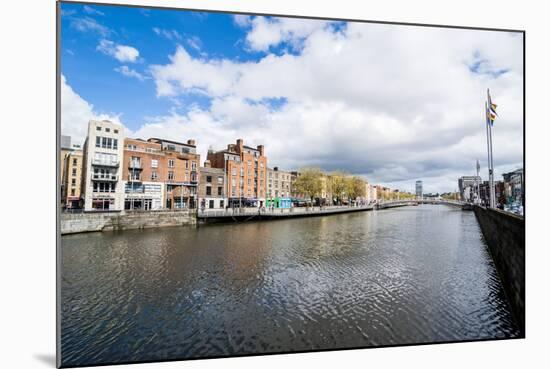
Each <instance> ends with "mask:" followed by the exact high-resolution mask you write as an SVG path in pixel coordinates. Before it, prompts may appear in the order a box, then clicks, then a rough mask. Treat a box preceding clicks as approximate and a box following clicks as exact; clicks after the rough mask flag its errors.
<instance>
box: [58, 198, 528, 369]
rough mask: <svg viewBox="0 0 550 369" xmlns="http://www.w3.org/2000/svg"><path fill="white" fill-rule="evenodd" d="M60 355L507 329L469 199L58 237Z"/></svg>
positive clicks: (301, 346) (170, 353)
mask: <svg viewBox="0 0 550 369" xmlns="http://www.w3.org/2000/svg"><path fill="white" fill-rule="evenodd" d="M61 252H62V254H61V257H62V266H61V275H62V281H61V302H62V309H61V310H62V311H61V345H62V364H63V365H65V366H69V365H87V364H107V363H120V362H132V361H152V360H167V359H185V358H198V357H213V356H228V355H243V354H261V353H274V352H289V351H304V350H319V349H331V348H352V347H372V346H387V345H396V344H398V345H401V344H415V343H427V342H449V341H462V340H482V339H494V338H511V337H517V336H518V335H519V332H518V330H517V327H516V324H515V323H514V320H513V318H512V315H511V313H510V308H509V306H508V303H507V301H506V298H505V296H504V292H503V288H502V285H501V283H500V280H499V277H498V274H497V272H496V270H495V266H494V264H493V262H492V260H491V257H490V254H489V252H488V250H487V247H486V245H485V243H484V240H483V237H482V235H481V232H480V229H479V226H478V224H477V221H476V219H475V216H474V214H473V212H468V211H462V210H459V209H456V208H453V207H450V206H445V205H421V206H414V207H413V206H411V207H403V208H396V209H387V210H380V211H368V212H359V213H349V214H340V215H331V216H323V217H312V218H299V219H285V220H275V221H259V222H249V223H238V224H234V223H233V224H213V225H207V226H201V227H199V228H186V227H175V228H158V229H148V230H132V231H120V232H104V233H88V234H78V235H70V236H63V237H62V239H61Z"/></svg>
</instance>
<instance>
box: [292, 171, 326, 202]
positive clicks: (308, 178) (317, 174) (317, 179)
mask: <svg viewBox="0 0 550 369" xmlns="http://www.w3.org/2000/svg"><path fill="white" fill-rule="evenodd" d="M322 176H323V173H322V172H321V170H320V169H318V168H304V169H301V170H300V176H298V178H296V181H295V182H294V188H295V189H296V192H297V193H301V194H304V195H305V196H307V197H308V198H309V199H310V200H311V201H312V202H313V199H314V198H315V197H316V196H319V195H320V194H321V191H322V190H323V183H322V180H321V177H322Z"/></svg>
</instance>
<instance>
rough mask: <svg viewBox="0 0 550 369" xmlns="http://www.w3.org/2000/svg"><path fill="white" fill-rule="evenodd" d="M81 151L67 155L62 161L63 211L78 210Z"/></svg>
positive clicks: (80, 205)
mask: <svg viewBox="0 0 550 369" xmlns="http://www.w3.org/2000/svg"><path fill="white" fill-rule="evenodd" d="M82 159H83V152H82V150H74V151H71V152H69V153H67V154H66V155H65V157H64V160H63V167H64V169H63V179H62V182H61V201H62V203H63V207H64V208H65V209H80V208H82V205H83V200H82V199H81V185H82V169H83V165H82Z"/></svg>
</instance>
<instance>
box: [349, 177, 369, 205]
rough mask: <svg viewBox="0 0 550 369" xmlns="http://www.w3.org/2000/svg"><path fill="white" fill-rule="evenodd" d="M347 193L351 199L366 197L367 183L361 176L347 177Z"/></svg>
mask: <svg viewBox="0 0 550 369" xmlns="http://www.w3.org/2000/svg"><path fill="white" fill-rule="evenodd" d="M345 183H346V193H347V195H348V198H349V199H350V200H355V199H357V198H358V197H365V195H366V183H365V181H364V180H363V179H361V178H359V177H347V178H346V179H345Z"/></svg>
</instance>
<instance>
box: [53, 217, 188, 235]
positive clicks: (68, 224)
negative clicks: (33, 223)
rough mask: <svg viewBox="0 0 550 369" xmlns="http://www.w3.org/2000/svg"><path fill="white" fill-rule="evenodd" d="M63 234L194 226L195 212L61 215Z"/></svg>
mask: <svg viewBox="0 0 550 369" xmlns="http://www.w3.org/2000/svg"><path fill="white" fill-rule="evenodd" d="M60 221H61V234H62V235H63V234H71V233H82V232H95V231H115V230H124V229H142V228H154V227H169V226H194V225H195V224H196V217H195V214H194V212H188V211H134V212H129V211H126V212H117V213H107V212H105V213H80V214H70V213H64V214H61V219H60Z"/></svg>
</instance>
